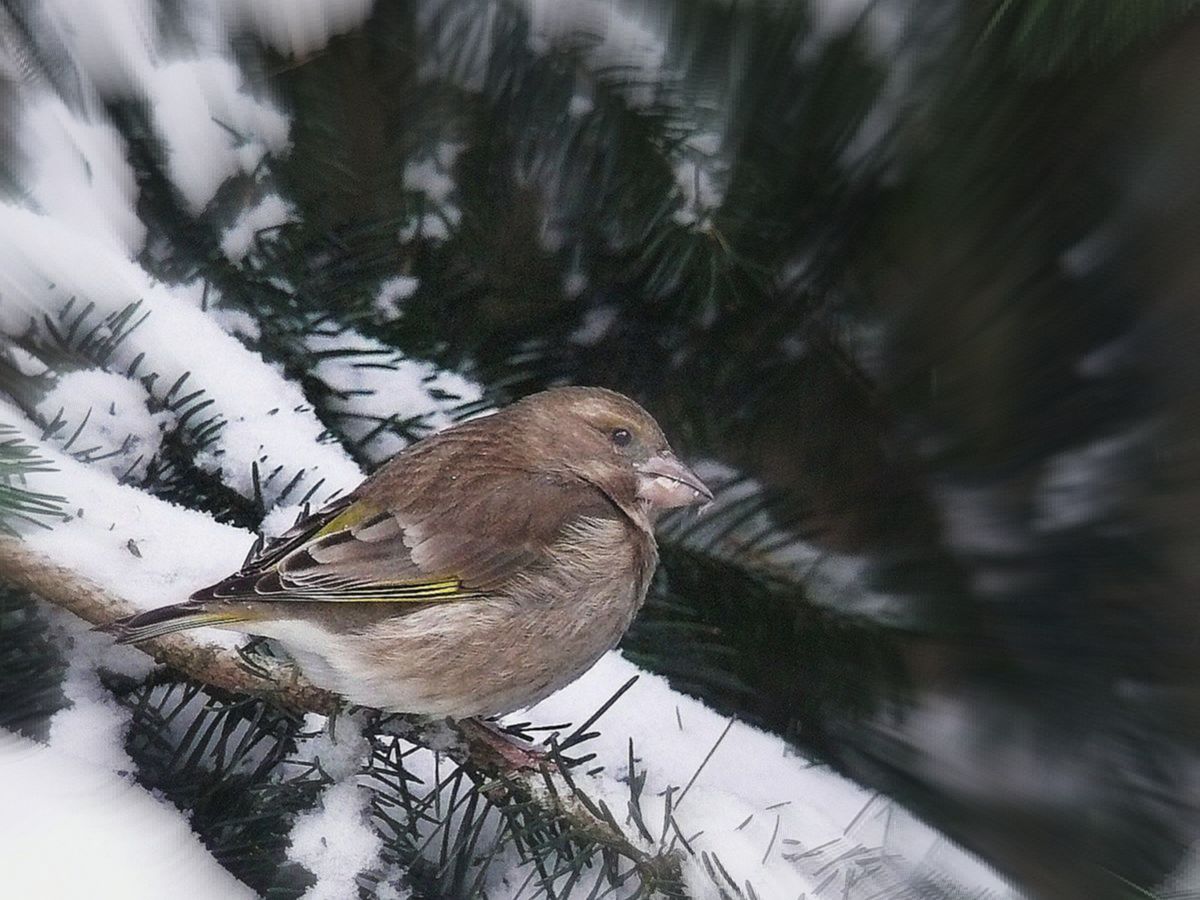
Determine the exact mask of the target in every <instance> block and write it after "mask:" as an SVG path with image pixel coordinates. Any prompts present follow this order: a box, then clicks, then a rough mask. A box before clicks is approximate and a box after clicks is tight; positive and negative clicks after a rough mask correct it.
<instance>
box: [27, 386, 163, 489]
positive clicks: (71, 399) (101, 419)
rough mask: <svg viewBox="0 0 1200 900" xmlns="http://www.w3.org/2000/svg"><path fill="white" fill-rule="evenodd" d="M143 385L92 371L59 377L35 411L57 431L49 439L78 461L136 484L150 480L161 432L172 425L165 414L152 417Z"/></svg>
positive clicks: (160, 442)
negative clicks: (139, 481) (141, 480)
mask: <svg viewBox="0 0 1200 900" xmlns="http://www.w3.org/2000/svg"><path fill="white" fill-rule="evenodd" d="M148 399H149V394H147V392H146V389H145V387H144V386H143V385H142V383H141V382H139V381H135V380H134V379H131V378H126V377H125V376H123V375H117V374H114V373H112V372H105V371H103V370H101V369H89V370H83V371H77V372H68V373H67V374H65V375H63V376H61V377H60V378H59V379H58V381H57V383H56V384H55V386H54V389H53V390H51V391H50V392H49V393H48V394H46V396H45V397H44V398H42V400H41V402H40V403H38V406H37V411H38V414H39V415H40V416H41V417H42V420H43V421H44V422H45V423H47V424H49V423H51V422H53V423H56V424H57V427H56V428H55V430H54V433H53V434H52V435H51V438H52V439H53V440H54V441H56V442H57V443H59V444H62V445H64V448H63V449H64V450H65V449H67V448H66V447H65V444H66V443H67V442H68V441H70V444H71V446H70V451H71V452H72V453H73V454H74V455H75V456H76V458H78V459H82V460H84V461H89V460H95V461H96V462H97V463H98V464H101V465H102V466H103V468H106V469H107V470H108V471H109V472H111V473H112V474H113V475H115V476H117V477H123V478H125V479H129V480H133V481H137V480H139V479H141V478H144V477H145V476H146V470H147V467H148V466H149V464H150V461H151V460H152V459H153V458H154V456H155V455H156V454H157V453H158V450H159V447H160V446H161V444H162V436H163V433H164V432H165V431H166V430H167V428H168V427H169V426H170V425H171V423H172V422H173V421H174V417H173V416H171V415H170V414H169V413H166V412H157V413H152V412H150V410H149V408H148V407H147V405H146V401H147V400H148Z"/></svg>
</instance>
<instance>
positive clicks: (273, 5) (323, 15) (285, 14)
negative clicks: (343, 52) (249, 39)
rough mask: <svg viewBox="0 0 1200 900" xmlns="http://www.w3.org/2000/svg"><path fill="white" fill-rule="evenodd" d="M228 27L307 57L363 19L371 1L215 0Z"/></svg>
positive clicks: (276, 47) (368, 13) (372, 2)
mask: <svg viewBox="0 0 1200 900" xmlns="http://www.w3.org/2000/svg"><path fill="white" fill-rule="evenodd" d="M216 5H217V6H218V7H219V9H220V11H221V14H222V15H223V16H224V19H225V22H224V25H225V27H226V28H228V29H230V30H237V29H248V30H250V31H252V32H253V33H254V34H256V35H258V37H260V38H262V39H263V40H264V41H265V42H266V43H268V44H270V45H271V46H272V47H274V48H275V49H276V50H278V51H280V52H281V53H283V54H285V55H288V56H300V57H302V56H308V55H309V54H311V53H314V52H316V51H317V50H320V49H321V48H322V47H324V46H325V45H326V44H328V43H329V41H330V39H331V38H332V37H334V36H335V35H339V34H345V33H346V32H347V31H352V30H353V29H355V28H357V27H358V26H359V25H361V24H362V23H363V22H364V21H366V19H367V17H368V16H369V15H370V14H371V10H372V9H373V8H374V6H375V2H374V0H288V2H287V3H280V2H279V0H218V3H217V4H216Z"/></svg>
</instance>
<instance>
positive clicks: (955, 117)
mask: <svg viewBox="0 0 1200 900" xmlns="http://www.w3.org/2000/svg"><path fill="white" fill-rule="evenodd" d="M1196 6H1197V4H1196V3H1194V2H1191V0H877V2H867V0H807V2H769V0H761V2H726V0H657V2H650V0H627V2H618V0H562V2H555V0H512V2H501V0H494V2H474V0H423V2H419V3H417V2H384V0H379V2H377V3H374V4H372V3H371V2H369V0H360V2H344V3H340V4H337V3H320V2H313V0H306V2H298V3H294V4H271V3H269V2H252V0H223V2H219V3H213V4H211V5H209V4H194V3H189V2H186V0H162V2H160V3H150V2H141V3H138V2H121V3H113V4H112V8H111V9H110V7H109V5H108V4H101V3H92V4H86V3H71V2H67V0H5V2H4V3H2V4H0V49H2V51H3V52H2V53H0V59H2V60H3V65H2V66H0V121H3V122H4V123H5V128H4V129H3V131H2V132H0V186H2V188H3V191H4V193H5V195H6V197H7V199H8V201H9V202H12V203H18V204H20V203H26V205H29V206H31V207H32V208H34V209H36V210H37V211H39V212H42V213H47V214H50V215H53V216H54V217H56V218H58V219H60V220H62V221H66V222H70V223H75V224H79V225H80V226H81V227H83V226H86V227H92V226H93V225H95V226H96V227H97V228H98V229H99V230H98V233H101V232H102V233H103V234H105V235H106V236H107V239H110V240H112V241H113V242H114V244H115V245H116V246H119V247H122V248H124V250H125V251H127V252H128V255H129V256H131V257H132V258H134V259H136V261H137V263H138V264H139V265H140V266H141V267H142V268H144V269H145V270H146V271H147V272H149V273H151V274H152V275H153V276H154V277H155V278H156V279H158V280H159V281H160V282H162V283H164V284H167V285H170V286H173V288H172V289H174V290H178V291H180V292H183V293H188V292H190V293H188V295H189V296H193V297H194V298H195V300H196V302H197V303H199V304H201V305H202V306H204V307H205V308H208V309H212V310H213V311H214V314H216V315H219V316H221V317H222V318H221V321H222V322H223V323H224V324H225V327H227V329H228V330H230V331H232V332H233V333H235V334H237V335H238V336H239V337H240V338H241V339H242V340H243V342H244V343H245V344H246V345H247V346H250V347H251V348H253V349H254V350H256V351H257V352H259V353H261V354H262V355H263V356H264V357H265V358H266V359H267V360H269V361H271V362H272V363H273V364H274V365H276V367H277V368H278V369H279V370H280V371H282V372H284V373H285V374H286V375H287V377H289V378H291V379H294V380H296V381H297V382H298V383H299V384H300V385H301V386H302V387H303V389H304V394H305V396H306V398H307V400H308V401H309V402H311V403H312V404H313V406H314V407H315V408H316V410H317V413H318V415H319V416H320V417H321V420H322V422H324V423H325V425H326V426H327V427H328V428H329V429H330V431H331V433H333V434H335V435H337V436H338V437H339V438H340V439H341V440H342V441H343V443H344V444H345V445H346V446H347V447H348V448H349V449H350V451H351V453H352V455H353V456H354V457H355V459H356V460H357V461H358V462H360V463H362V464H364V465H367V466H370V465H372V464H375V463H377V462H379V461H380V460H382V459H384V458H386V457H387V456H389V455H390V454H391V453H393V452H395V451H396V450H397V449H398V448H399V447H400V446H403V444H404V443H406V442H407V441H409V440H411V439H413V438H414V437H419V436H420V435H422V434H424V433H426V432H427V431H428V429H429V427H430V423H429V422H428V421H427V419H426V418H423V417H422V416H420V415H416V414H411V412H405V411H404V410H401V412H399V413H397V412H396V411H395V409H394V408H393V409H389V402H388V398H387V397H379V398H377V401H378V402H376V403H374V405H370V404H368V405H366V406H364V405H363V404H360V403H357V402H354V397H355V395H356V394H362V393H369V392H370V384H369V374H370V372H371V371H372V367H387V366H389V365H391V364H392V363H393V361H394V360H395V359H397V358H398V356H397V355H399V356H401V357H403V359H405V360H410V361H411V360H417V361H423V362H426V363H429V364H431V365H430V371H435V370H436V371H438V372H441V373H454V374H457V375H460V376H462V377H463V378H464V379H468V380H469V381H470V382H471V383H474V384H477V385H479V386H480V387H481V390H482V398H483V399H482V400H477V399H475V398H467V399H466V400H464V401H463V402H461V403H459V402H450V401H453V400H454V397H455V394H454V390H453V385H449V386H447V385H448V384H449V383H446V384H443V383H441V382H439V384H438V385H434V386H433V387H432V388H431V389H430V390H431V391H432V392H433V395H435V396H437V397H440V398H442V399H447V398H448V400H447V402H448V405H449V407H451V408H452V410H453V413H452V415H453V416H464V415H469V414H471V413H472V412H476V411H478V409H480V408H481V407H483V406H486V405H490V404H496V403H503V402H507V401H509V400H511V399H514V398H516V397H518V396H521V395H523V394H526V393H528V392H531V391H535V390H538V389H541V388H544V387H546V386H549V385H553V384H560V383H580V384H599V385H605V386H608V387H612V388H615V389H617V390H621V391H624V392H627V393H629V394H630V395H632V396H634V397H635V398H637V399H638V400H639V401H641V402H642V403H643V404H644V405H645V406H647V407H648V408H649V409H650V410H651V411H652V412H653V413H654V414H655V415H656V416H657V417H658V419H659V421H660V422H661V423H662V424H663V427H664V429H665V430H666V431H667V433H668V434H670V435H672V436H673V439H674V442H675V443H676V445H677V447H678V449H680V451H681V453H682V454H683V455H686V456H687V457H688V458H690V459H692V460H698V461H700V462H699V466H700V469H701V471H702V473H703V474H704V475H705V477H706V478H707V479H708V480H709V481H710V483H713V484H716V485H717V486H719V488H720V490H719V497H718V501H717V503H716V504H715V506H714V508H713V509H712V510H710V511H709V512H708V513H707V514H706V515H705V516H703V517H700V518H691V517H687V518H679V519H675V520H670V521H668V522H666V523H665V526H664V531H663V539H662V542H661V543H662V557H663V564H662V566H661V568H660V571H659V573H658V575H657V577H656V581H655V583H654V587H653V589H652V592H651V597H650V599H649V601H648V603H647V605H646V608H645V609H644V611H643V613H642V614H641V616H640V617H639V619H638V620H637V622H636V623H635V625H634V627H633V629H632V630H631V631H630V633H629V634H628V635H627V637H626V639H625V641H624V643H623V645H622V649H623V651H624V653H625V654H626V656H627V657H629V658H630V659H632V660H634V661H635V662H637V663H638V664H639V665H641V666H643V667H644V668H647V669H650V670H652V671H656V672H659V673H663V674H665V675H666V676H668V677H669V679H670V680H671V683H672V684H673V685H674V686H675V687H677V688H679V689H681V690H683V691H685V692H687V693H690V694H692V695H694V696H697V697H699V698H702V699H703V700H705V701H706V702H707V703H709V704H711V705H713V706H714V707H716V708H717V709H719V710H721V711H722V712H726V713H729V714H735V715H737V716H738V717H739V718H741V719H743V720H746V721H749V722H752V723H754V724H757V725H759V726H761V727H763V728H765V729H768V730H770V731H773V732H775V733H777V734H780V735H782V736H784V737H785V738H786V739H787V740H789V741H790V742H792V743H793V744H794V746H796V747H797V748H799V749H800V750H801V751H802V752H804V753H806V754H809V755H811V756H812V757H813V758H814V759H817V760H819V761H821V762H822V763H824V764H826V765H829V766H831V767H833V768H834V769H835V770H837V771H840V772H842V773H844V774H846V775H848V776H849V777H850V778H852V779H854V780H855V781H857V782H859V783H861V784H863V785H865V786H867V787H868V788H869V789H871V790H877V791H879V792H881V793H883V794H885V795H887V796H890V797H893V798H896V799H898V800H899V801H901V802H902V803H903V804H905V805H906V806H908V807H909V808H910V809H912V810H913V811H915V812H916V813H917V815H918V816H920V817H921V818H922V819H924V820H925V821H926V822H928V823H930V824H931V825H933V826H935V827H936V828H937V829H939V830H941V831H942V832H944V833H946V834H947V835H949V836H950V837H952V838H953V839H954V840H956V841H958V842H960V843H961V844H962V845H964V846H965V847H967V848H968V849H970V850H972V851H973V852H975V853H976V854H978V855H979V856H980V857H982V858H983V859H984V860H986V861H987V862H988V863H989V864H990V865H992V866H994V867H995V868H996V869H997V870H999V871H1000V872H1001V873H1002V874H1003V875H1004V876H1005V877H1007V878H1010V879H1012V880H1013V882H1014V883H1015V884H1017V885H1018V886H1019V887H1020V888H1021V889H1022V890H1024V891H1025V892H1027V893H1028V894H1029V895H1030V896H1033V897H1049V898H1080V900H1085V898H1099V900H1103V898H1108V897H1147V896H1155V897H1162V898H1175V900H1181V898H1185V897H1186V898H1197V897H1200V861H1198V856H1197V846H1198V845H1197V840H1198V837H1200V806H1198V797H1200V304H1198V302H1197V301H1198V300H1200V298H1198V297H1197V293H1198V290H1200V253H1198V248H1200V177H1197V173H1198V172H1200V103H1198V102H1197V97H1198V96H1200V94H1198V89H1200V10H1196V11H1193V10H1194V9H1195V7H1196ZM214 46H220V47H221V48H226V49H227V54H226V56H225V57H223V58H224V59H225V60H226V61H225V62H224V63H223V64H222V66H215V65H207V64H206V65H200V64H199V63H195V62H194V61H195V60H196V59H198V58H201V57H202V56H203V54H204V53H205V52H207V51H208V50H209V49H211V48H212V47H214ZM222 52H223V53H224V52H225V49H223V50H222ZM197 85H199V95H200V96H202V98H203V99H204V100H205V104H202V105H196V104H195V103H192V102H191V100H190V99H189V98H191V97H193V95H195V94H196V90H197V88H196V86H197ZM235 96H236V98H237V103H234V102H233V100H232V99H231V98H233V97H235ZM226 101H228V104H227V107H228V109H227V114H223V113H222V109H224V108H225V107H222V105H221V104H222V103H225V102H226ZM278 111H282V114H286V117H287V119H286V120H282V119H281V121H282V125H280V124H279V123H277V122H275V120H274V119H272V116H276V117H281V115H282V114H281V113H280V112H278ZM288 120H290V130H289V129H288V125H287V121H288ZM201 121H202V123H203V124H204V125H206V126H207V125H208V124H209V123H210V122H212V121H215V122H217V123H218V124H219V125H220V129H221V134H222V135H223V136H224V137H223V140H222V141H218V142H216V143H212V142H211V141H210V139H209V137H208V135H209V133H210V131H211V129H208V130H205V129H202V128H200V127H199V124H198V123H200V122H201ZM206 141H209V142H208V143H206ZM79 147H83V148H84V151H85V152H79V151H77V148H79ZM80 158H83V159H84V160H85V165H84V168H86V171H84V170H83V169H81V168H80V165H81V164H80V162H79V160H80ZM97 159H109V160H111V161H112V170H111V171H103V170H100V171H98V170H97V169H96V160H97ZM222 166H225V169H224V170H222V169H221V167H222ZM214 172H215V174H214ZM81 173H82V174H81ZM113 173H118V174H113ZM119 173H128V174H119ZM30 198H32V200H31V199H30ZM3 278H4V275H3V273H2V272H0V308H2V306H3V303H4V291H3ZM3 318H4V317H3V315H2V309H0V320H2V319H3ZM10 318H11V317H10ZM134 318H136V316H135V317H134ZM48 321H49V320H48ZM130 321H131V322H132V319H131V320H130ZM118 324H119V325H120V324H121V323H118ZM110 325H111V323H110ZM18 326H20V327H18ZM113 330H115V331H116V332H118V333H119V332H120V330H121V329H120V327H116V328H115V329H113ZM5 331H6V337H5V342H6V347H7V349H6V350H5V353H4V354H3V359H2V360H0V369H3V371H4V375H3V377H4V384H5V390H6V392H7V393H9V394H10V396H12V397H13V398H14V399H15V401H16V402H17V403H19V404H22V405H23V406H24V408H26V409H29V410H34V411H36V410H38V409H39V406H38V404H39V403H41V401H42V398H44V397H45V396H46V394H47V393H48V392H50V391H51V390H53V388H54V385H55V384H56V383H57V382H56V379H58V378H59V377H61V375H62V373H63V372H66V371H70V370H71V369H72V367H73V366H79V365H81V362H80V360H90V361H91V362H92V363H94V362H95V359H96V358H97V355H98V354H101V355H102V354H103V353H104V352H106V345H105V344H104V341H103V340H101V339H93V340H90V341H89V340H84V339H83V337H82V335H83V331H82V330H81V331H80V332H79V333H78V334H77V335H75V334H69V333H67V332H66V330H65V328H64V326H63V323H62V322H59V323H58V326H57V331H56V330H55V329H54V328H49V327H43V328H42V329H41V330H40V331H37V330H36V329H33V328H30V329H28V330H25V329H24V326H23V324H22V323H18V325H11V324H10V326H9V327H6V329H5ZM52 332H53V334H56V335H57V338H58V339H57V340H54V339H52V337H53V335H52V334H51V333H52ZM48 335H51V336H50V337H48ZM12 348H17V352H15V353H14V352H13V350H12ZM20 354H33V355H34V356H37V357H38V358H39V359H42V360H43V361H47V364H48V365H49V368H48V369H46V368H43V369H40V370H39V369H36V368H33V369H31V368H29V367H28V366H23V365H22V364H21V360H22V359H24V358H25V357H24V356H21V355H20ZM347 369H350V370H352V371H355V372H356V373H357V375H356V379H357V380H356V381H354V383H353V384H352V385H349V386H348V385H347V384H346V383H343V382H339V380H338V377H339V376H338V373H343V374H344V372H345V371H346V370H347ZM364 373H365V374H364ZM130 374H132V371H131V373H130ZM363 379H366V386H365V387H364V381H363ZM439 392H441V393H439ZM168 397H169V395H168ZM460 399H461V398H460ZM468 401H469V402H468ZM41 415H42V419H41V420H39V421H41V424H42V426H44V427H45V428H46V429H47V434H49V435H53V434H54V433H55V429H54V427H53V421H52V418H53V417H52V416H50V415H47V414H45V412H44V408H43V412H42V414H41ZM202 424H203V423H202V417H200V416H197V417H194V418H191V419H190V421H189V420H188V417H184V421H183V422H180V423H179V424H178V426H177V427H176V428H175V430H173V431H170V430H169V431H168V432H167V433H166V435H165V437H164V439H163V442H162V445H161V447H160V448H158V449H157V450H156V452H155V454H154V456H153V458H151V459H143V460H141V463H140V464H137V465H135V466H133V467H131V468H130V470H129V471H127V472H126V473H124V476H123V477H125V478H126V479H127V480H128V481H130V482H131V483H134V484H136V485H138V486H140V487H143V488H146V489H148V490H151V491H153V492H154V493H156V494H158V495H160V496H163V497H167V498H171V499H176V500H178V501H180V502H185V503H187V504H189V505H192V506H195V507H198V508H201V509H204V510H206V511H207V512H209V513H211V514H212V515H215V516H217V517H218V518H220V519H221V520H222V521H227V522H232V523H235V524H238V525H242V526H246V527H252V528H253V527H257V526H258V524H259V522H260V520H261V518H262V514H263V512H264V504H263V499H262V496H261V494H252V495H251V496H249V497H247V496H245V495H244V494H239V493H237V492H235V491H232V490H229V489H227V488H225V487H223V486H222V485H221V484H219V483H216V482H214V481H213V480H212V479H211V478H206V477H205V476H204V475H203V473H202V472H199V471H197V470H196V469H195V467H194V466H192V464H191V461H192V460H193V458H194V456H195V454H196V453H197V452H199V449H202V448H203V446H204V437H205V434H204V432H203V429H202V428H200V427H199V426H200V425H202ZM189 429H191V430H190V431H189ZM60 431H61V433H60V434H59V438H60V439H61V441H62V442H63V443H66V441H67V439H68V438H70V433H69V432H70V429H60ZM68 447H70V445H69V444H68ZM74 449H75V450H81V449H85V448H81V447H79V446H76V447H75V448H74ZM264 477H265V475H264ZM255 478H256V490H258V488H257V480H258V475H257V474H256V476H255ZM277 487H278V486H277ZM284 493H286V492H284ZM295 499H296V500H298V499H299V498H298V497H297V498H295ZM13 602H15V601H13ZM12 640H15V639H12ZM23 664H27V662H26V663H23ZM14 665H15V664H14ZM15 671H16V670H15V669H13V668H11V667H10V669H9V673H10V677H9V679H8V681H7V682H5V683H4V684H0V700H3V698H4V697H5V696H6V694H5V691H6V690H7V692H8V694H7V696H8V702H10V703H14V704H15V703H17V701H18V699H19V697H18V695H20V694H21V691H20V690H18V688H17V687H16V686H15V685H16V683H17V681H18V680H19V679H17V677H16V675H14V674H12V673H13V672H15ZM25 687H27V684H26V685H25ZM22 702H27V703H32V702H33V701H32V700H30V699H29V698H28V697H25V700H24V701H22ZM14 708H15V707H14ZM850 896H853V895H850Z"/></svg>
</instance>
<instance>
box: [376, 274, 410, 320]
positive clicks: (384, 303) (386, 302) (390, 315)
mask: <svg viewBox="0 0 1200 900" xmlns="http://www.w3.org/2000/svg"><path fill="white" fill-rule="evenodd" d="M420 285H421V281H420V279H419V278H417V277H416V276H415V275H395V276H393V277H391V278H385V279H383V281H381V282H379V287H378V288H376V289H375V304H374V305H375V311H376V312H377V313H378V314H379V319H380V321H383V322H388V321H391V320H392V319H395V318H397V317H398V316H400V315H401V314H402V313H403V311H404V301H405V300H407V299H408V298H409V297H411V296H412V295H413V294H415V293H416V292H417V288H418V287H420Z"/></svg>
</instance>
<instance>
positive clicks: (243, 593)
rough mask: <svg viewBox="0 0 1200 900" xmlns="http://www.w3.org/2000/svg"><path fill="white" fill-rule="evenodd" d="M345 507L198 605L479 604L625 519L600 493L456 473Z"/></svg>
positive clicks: (500, 475) (578, 486)
mask: <svg viewBox="0 0 1200 900" xmlns="http://www.w3.org/2000/svg"><path fill="white" fill-rule="evenodd" d="M386 487H387V486H386V485H385V489H384V490H382V491H377V492H376V493H375V494H371V495H370V497H369V499H364V498H363V497H362V496H361V493H367V492H363V491H362V490H361V489H360V491H359V492H356V494H359V496H355V495H351V497H350V498H348V499H347V501H343V502H341V503H339V504H336V505H334V506H332V507H329V508H327V509H325V510H322V511H320V512H318V513H317V514H315V515H314V516H312V517H309V519H307V520H302V521H300V522H298V523H297V524H296V526H294V527H293V529H291V531H289V532H288V533H287V534H285V535H283V536H282V537H281V538H280V539H278V540H277V541H276V542H274V544H273V545H270V546H268V547H266V548H264V552H263V553H262V554H261V555H260V556H259V557H258V558H256V559H252V560H251V561H250V563H249V564H248V565H247V566H245V567H243V569H242V570H241V571H239V572H238V573H236V574H234V575H232V576H230V577H229V578H227V579H225V580H224V581H222V582H219V583H218V584H215V585H213V586H211V587H209V588H206V589H204V590H202V591H199V592H197V593H196V594H194V595H193V599H194V600H197V601H210V600H229V601H246V600H254V601H275V600H278V601H288V600H298V601H323V602H354V603H364V602H386V603H422V604H424V603H435V602H444V601H449V600H460V599H468V598H472V597H479V596H483V595H485V594H487V593H488V592H490V591H492V590H494V589H496V588H497V587H499V586H502V585H503V584H505V583H507V582H508V581H510V580H511V579H512V578H514V577H516V576H517V575H518V574H520V573H522V572H527V571H529V570H530V569H531V568H533V567H536V566H538V565H539V564H540V563H542V562H543V561H544V560H545V558H546V554H547V552H548V551H549V548H550V547H551V545H553V543H554V542H555V540H557V538H558V537H559V536H560V535H561V533H562V531H563V529H564V528H566V527H567V526H568V525H569V524H570V523H572V522H575V521H578V520H579V519H580V518H581V517H584V516H588V517H595V516H604V517H618V516H619V515H620V513H619V512H618V511H617V510H616V509H615V507H613V506H612V504H611V503H610V501H608V499H607V498H606V497H604V495H603V494H601V493H600V492H599V491H597V490H596V489H595V488H593V487H591V486H590V485H587V484H583V483H580V482H564V481H555V480H548V479H545V478H542V477H539V476H537V475H535V474H534V473H529V472H523V471H515V470H507V471H500V472H496V471H480V472H471V471H469V470H468V471H465V472H456V473H455V476H454V478H453V479H452V480H449V481H445V482H442V480H441V479H426V480H424V481H421V480H419V479H418V480H416V481H414V482H413V483H411V484H409V485H408V487H409V488H410V490H409V491H408V492H407V493H406V494H405V495H404V496H397V495H396V491H395V489H394V488H395V486H393V487H392V489H390V490H388V489H386Z"/></svg>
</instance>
